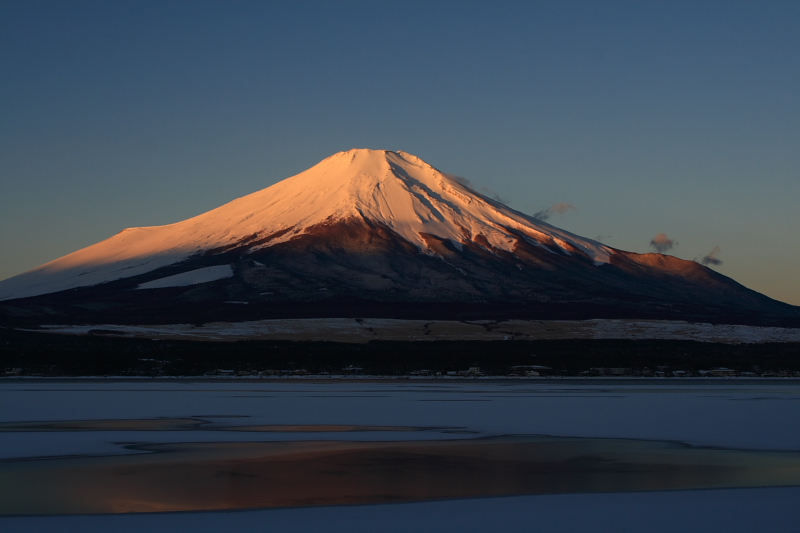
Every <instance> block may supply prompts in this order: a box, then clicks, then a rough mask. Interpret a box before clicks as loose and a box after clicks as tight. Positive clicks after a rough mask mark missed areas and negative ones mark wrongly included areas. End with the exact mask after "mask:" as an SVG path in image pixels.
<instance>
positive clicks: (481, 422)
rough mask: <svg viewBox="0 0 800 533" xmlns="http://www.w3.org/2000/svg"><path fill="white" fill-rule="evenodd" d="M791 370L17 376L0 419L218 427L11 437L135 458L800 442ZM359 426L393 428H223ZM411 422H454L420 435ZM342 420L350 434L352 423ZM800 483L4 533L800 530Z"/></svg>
mask: <svg viewBox="0 0 800 533" xmlns="http://www.w3.org/2000/svg"><path fill="white" fill-rule="evenodd" d="M798 400H800V383H798V382H797V381H795V380H750V381H742V380H717V381H713V380H681V381H670V380H659V381H658V382H646V383H645V382H642V381H636V380H623V379H598V380H566V379H565V380H531V381H489V380H486V381H484V380H472V381H463V382H452V381H448V382H442V381H438V382H437V381H428V382H405V383H398V382H369V381H361V382H326V383H320V382H311V381H300V380H298V381H291V382H289V381H282V382H275V381H268V382H262V381H238V382H237V381H227V382H224V381H217V380H205V381H203V380H196V381H188V380H186V381H184V380H164V381H160V380H159V381H152V380H151V381H144V380H142V381H134V380H128V381H120V380H103V379H97V380H40V381H34V380H15V381H3V382H0V423H2V424H9V423H21V422H57V421H75V420H82V421H87V420H117V419H137V420H147V419H156V418H159V417H166V418H174V419H189V418H193V417H194V418H203V419H204V420H208V421H211V424H210V425H208V426H203V427H199V428H194V429H192V430H191V431H186V430H180V429H176V428H170V427H169V426H167V427H165V428H164V429H159V430H148V429H147V428H146V427H145V428H144V429H143V430H139V431H132V430H129V429H130V428H127V429H126V428H125V427H122V428H121V430H118V431H94V430H90V431H67V432H65V431H37V432H30V431H27V432H18V431H16V432H3V434H2V439H1V440H0V459H5V460H8V459H21V458H34V457H44V456H64V455H96V454H103V455H106V454H107V455H112V454H120V453H132V452H131V451H129V450H126V449H124V448H122V446H123V444H129V443H139V444H150V443H169V442H217V441H244V440H248V441H253V440H258V441H275V440H293V441H297V440H351V441H352V440H368V441H369V440H372V441H374V440H412V439H425V440H432V439H454V438H458V439H472V438H476V437H484V436H496V435H511V434H540V435H554V436H575V437H616V438H635V439H658V440H673V441H680V442H684V443H688V444H692V445H695V446H712V447H726V448H737V449H754V450H790V451H800V409H798V408H797V407H798V404H797V401H798ZM258 425H284V426H293V425H310V426H314V425H327V426H330V425H344V426H352V425H362V426H392V430H391V431H380V430H379V429H380V428H365V429H366V430H365V431H341V432H339V431H336V428H330V427H328V428H327V429H326V430H325V431H323V432H318V431H317V432H309V431H303V430H302V429H303V428H298V429H299V430H300V431H292V428H285V429H287V430H288V431H281V432H263V431H262V432H242V431H226V430H225V427H230V426H258ZM415 428H449V429H448V430H446V431H444V430H435V429H434V430H431V429H427V430H424V431H419V430H415ZM343 429H346V428H343ZM798 497H800V489H798V488H794V487H791V488H758V489H736V490H708V491H676V492H649V493H620V494H568V495H544V496H519V497H516V496H515V497H507V498H486V499H478V500H454V501H444V502H424V503H411V504H393V505H371V506H350V507H322V508H306V509H282V510H264V511H241V512H212V513H194V512H190V513H172V514H155V515H104V516H69V517H66V516H64V517H12V518H0V529H2V530H3V531H55V530H58V531H79V530H80V531H95V530H96V531H100V530H104V531H106V530H115V531H141V530H148V531H175V530H192V531H218V530H220V529H221V528H224V529H227V530H233V529H235V530H240V531H251V530H252V531H255V530H258V531H264V530H274V531H376V530H382V531H412V530H413V531H434V530H435V531H486V530H489V529H497V530H500V529H502V530H503V531H530V530H531V529H532V528H536V529H543V530H547V531H642V530H648V531H676V530H682V531H796V530H797V527H796V525H797V524H796V520H795V512H794V508H795V504H796V501H798Z"/></svg>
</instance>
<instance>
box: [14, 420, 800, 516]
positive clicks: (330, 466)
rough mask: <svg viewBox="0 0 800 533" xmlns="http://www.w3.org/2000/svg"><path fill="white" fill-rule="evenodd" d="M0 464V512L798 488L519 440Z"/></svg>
mask: <svg viewBox="0 0 800 533" xmlns="http://www.w3.org/2000/svg"><path fill="white" fill-rule="evenodd" d="M128 448H130V449H132V450H136V451H140V452H150V453H142V454H133V455H118V456H100V457H68V458H55V459H28V460H7V461H0V515H45V514H98V513H141V512H164V511H201V510H234V509H256V508H279V507H309V506H320V505H360V504H371V503H388V502H410V501H425V500H443V499H458V498H476V497H490V496H512V495H524V494H559V493H562V494H563V493H605V492H631V491H663V490H685V489H721V488H735V487H769V486H792V485H800V453H798V452H767V451H749V450H732V449H721V448H705V447H693V446H689V445H686V444H681V443H677V442H671V441H649V440H634V439H597V438H561V437H545V436H531V435H515V436H501V437H489V438H477V439H468V440H439V441H391V442H363V441H361V442H355V441H297V442H223V443H177V444H174V443H173V444H137V445H130V446H128Z"/></svg>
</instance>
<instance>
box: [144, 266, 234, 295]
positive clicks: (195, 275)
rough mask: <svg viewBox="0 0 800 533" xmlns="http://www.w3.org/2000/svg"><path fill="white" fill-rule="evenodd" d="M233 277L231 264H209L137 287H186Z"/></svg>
mask: <svg viewBox="0 0 800 533" xmlns="http://www.w3.org/2000/svg"><path fill="white" fill-rule="evenodd" d="M230 277H233V267H232V266H231V265H219V266H210V267H205V268H198V269H195V270H190V271H189V272H181V273H180V274H175V275H174V276H167V277H165V278H159V279H155V280H153V281H148V282H147V283H141V284H139V286H138V287H136V288H137V289H163V288H165V287H188V286H189V285H199V284H200V283H208V282H210V281H217V280H219V279H226V278H230Z"/></svg>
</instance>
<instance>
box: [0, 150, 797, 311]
mask: <svg viewBox="0 0 800 533" xmlns="http://www.w3.org/2000/svg"><path fill="white" fill-rule="evenodd" d="M360 316H369V317H384V318H421V319H428V318H430V319H457V320H468V319H495V320H497V319H503V318H512V317H515V318H528V319H565V318H570V319H586V318H654V319H669V320H688V321H704V322H714V323H731V324H733V323H740V324H761V325H784V324H797V323H798V322H800V308H797V307H794V306H790V305H788V304H784V303H781V302H778V301H776V300H772V299H770V298H768V297H766V296H764V295H762V294H759V293H757V292H755V291H752V290H750V289H747V288H745V287H743V286H742V285H740V284H738V283H736V282H735V281H733V280H732V279H730V278H727V277H725V276H723V275H721V274H719V273H717V272H715V271H713V270H711V269H709V268H707V267H705V266H702V265H700V264H698V263H696V262H694V261H685V260H682V259H678V258H675V257H671V256H668V255H662V254H637V253H632V252H626V251H622V250H618V249H615V248H611V247H609V246H606V245H604V244H602V243H600V242H597V241H594V240H592V239H586V238H583V237H580V236H578V235H574V234H572V233H570V232H567V231H564V230H561V229H559V228H556V227H554V226H552V225H550V224H547V223H546V222H543V221H541V220H537V219H534V218H532V217H530V216H528V215H525V214H523V213H520V212H518V211H515V210H513V209H511V208H509V207H507V206H505V205H503V204H502V203H500V202H498V201H496V200H493V199H490V198H487V197H486V196H484V195H481V194H479V193H477V192H476V191H474V190H472V189H470V188H469V187H467V186H466V185H464V184H462V183H461V182H459V181H458V180H455V179H453V178H452V177H450V176H449V175H447V174H444V173H442V172H440V171H439V170H437V169H436V168H434V167H432V166H431V165H429V164H428V163H426V162H425V161H423V160H422V159H420V158H418V157H416V156H413V155H411V154H408V153H405V152H391V151H384V150H366V149H354V150H350V151H347V152H340V153H337V154H334V155H332V156H331V157H329V158H327V159H325V160H323V161H321V162H320V163H318V164H317V165H315V166H314V167H312V168H310V169H308V170H306V171H305V172H302V173H300V174H298V175H296V176H294V177H291V178H288V179H286V180H284V181H281V182H280V183H277V184H276V185H273V186H271V187H268V188H266V189H264V190H261V191H258V192H255V193H253V194H250V195H248V196H245V197H242V198H239V199H237V200H234V201H232V202H230V203H228V204H225V205H223V206H221V207H219V208H217V209H214V210H212V211H209V212H207V213H204V214H202V215H199V216H196V217H194V218H191V219H188V220H185V221H183V222H178V223H176V224H170V225H166V226H154V227H143V228H130V229H126V230H124V231H122V232H120V233H118V234H117V235H115V236H113V237H111V238H109V239H107V240H105V241H102V242H100V243H97V244H95V245H92V246H89V247H87V248H84V249H82V250H78V251H76V252H74V253H71V254H69V255H67V256H64V257H62V258H60V259H57V260H55V261H52V262H50V263H47V264H45V265H42V266H40V267H38V268H36V269H33V270H31V271H29V272H26V273H23V274H20V275H18V276H15V277H12V278H9V279H6V280H4V281H0V321H2V322H5V323H9V324H44V323H48V324H53V323H60V324H68V323H83V324H87V323H88V324H92V323H108V322H109V321H113V322H115V323H127V324H132V323H151V324H152V323H178V322H191V323H204V322H209V321H221V320H226V321H244V320H257V319H265V318H296V317H319V318H324V317H360Z"/></svg>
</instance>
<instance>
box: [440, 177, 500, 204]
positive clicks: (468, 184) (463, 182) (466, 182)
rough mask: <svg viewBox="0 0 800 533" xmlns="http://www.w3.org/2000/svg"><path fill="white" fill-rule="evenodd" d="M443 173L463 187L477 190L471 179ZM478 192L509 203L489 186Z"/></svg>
mask: <svg viewBox="0 0 800 533" xmlns="http://www.w3.org/2000/svg"><path fill="white" fill-rule="evenodd" d="M443 174H444V175H445V176H447V177H448V178H450V179H451V180H455V181H457V182H459V183H460V184H461V185H464V186H465V187H469V188H470V189H472V190H473V191H477V190H478V188H477V186H476V185H475V184H474V183H472V180H469V179H467V178H465V177H464V176H456V175H455V174H447V173H446V172H443ZM479 192H480V193H481V194H482V195H484V196H488V197H489V198H491V199H492V200H497V201H498V202H500V203H501V204H508V203H510V202H509V201H507V200H505V199H503V198H500V195H499V194H497V193H496V192H494V191H493V190H492V189H490V188H489V187H481V189H480V191H479Z"/></svg>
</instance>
